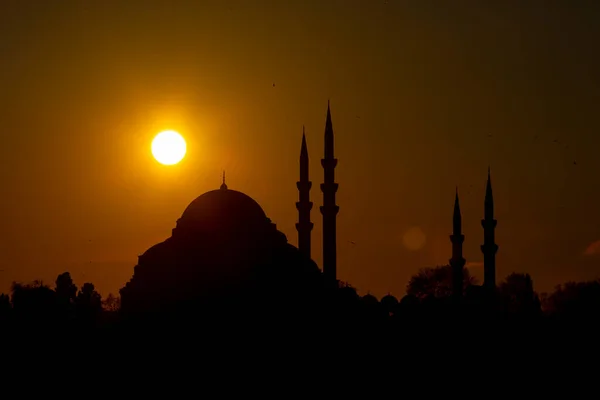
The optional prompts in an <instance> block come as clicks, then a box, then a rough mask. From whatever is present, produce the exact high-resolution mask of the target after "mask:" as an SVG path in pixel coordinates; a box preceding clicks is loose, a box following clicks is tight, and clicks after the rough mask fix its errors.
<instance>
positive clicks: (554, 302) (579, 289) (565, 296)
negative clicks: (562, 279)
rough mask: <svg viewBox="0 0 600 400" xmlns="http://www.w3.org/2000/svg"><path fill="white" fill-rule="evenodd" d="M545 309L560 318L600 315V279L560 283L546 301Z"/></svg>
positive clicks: (592, 317) (593, 317) (594, 317)
mask: <svg viewBox="0 0 600 400" xmlns="http://www.w3.org/2000/svg"><path fill="white" fill-rule="evenodd" d="M544 311H546V312H547V313H548V314H550V315H553V316H556V317H559V318H588V319H591V320H595V319H597V318H598V317H600V279H597V280H593V281H588V282H567V283H565V284H563V285H558V286H557V287H556V289H555V290H554V292H553V293H551V294H550V295H549V296H547V298H546V299H545V301H544Z"/></svg>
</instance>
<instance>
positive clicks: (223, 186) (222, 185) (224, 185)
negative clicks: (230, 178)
mask: <svg viewBox="0 0 600 400" xmlns="http://www.w3.org/2000/svg"><path fill="white" fill-rule="evenodd" d="M220 189H221V190H227V185H226V184H225V171H223V183H221V187H220Z"/></svg>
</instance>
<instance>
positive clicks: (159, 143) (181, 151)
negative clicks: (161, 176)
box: [152, 131, 187, 165]
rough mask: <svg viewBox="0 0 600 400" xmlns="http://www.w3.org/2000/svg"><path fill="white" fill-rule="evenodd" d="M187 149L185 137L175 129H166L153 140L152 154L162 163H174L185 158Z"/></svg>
mask: <svg viewBox="0 0 600 400" xmlns="http://www.w3.org/2000/svg"><path fill="white" fill-rule="evenodd" d="M186 150H187V145H186V143H185V139H184V138H183V136H181V135H180V134H179V133H177V132H175V131H164V132H161V133H159V134H158V135H156V136H155V137H154V139H153V140H152V155H153V156H154V158H155V159H156V161H158V162H159V163H161V164H164V165H173V164H177V163H178V162H179V161H181V160H182V159H183V157H184V156H185V153H186Z"/></svg>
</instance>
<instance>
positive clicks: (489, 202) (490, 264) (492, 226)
mask: <svg viewBox="0 0 600 400" xmlns="http://www.w3.org/2000/svg"><path fill="white" fill-rule="evenodd" d="M483 215H484V217H483V219H482V220H481V226H482V227H483V245H482V246H481V252H482V253H483V286H484V287H485V288H487V289H488V290H490V291H493V290H495V289H496V252H497V251H498V245H497V244H496V234H495V231H496V224H497V221H496V220H495V219H494V196H493V194H492V178H491V174H490V168H489V167H488V177H487V184H486V188H485V201H484V212H483Z"/></svg>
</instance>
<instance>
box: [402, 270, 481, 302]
mask: <svg viewBox="0 0 600 400" xmlns="http://www.w3.org/2000/svg"><path fill="white" fill-rule="evenodd" d="M475 284H477V280H476V279H475V278H474V277H472V276H471V274H470V273H469V270H468V269H467V268H463V288H464V289H465V290H466V289H467V288H468V287H469V286H471V285H475ZM406 294H407V295H410V296H414V297H416V298H418V299H419V300H424V299H425V298H428V297H433V298H437V299H440V298H445V297H450V296H451V295H452V267H451V266H450V265H441V266H437V267H435V268H421V269H420V270H419V272H417V273H416V274H415V275H413V276H412V277H411V278H410V281H409V282H408V285H407V286H406Z"/></svg>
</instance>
